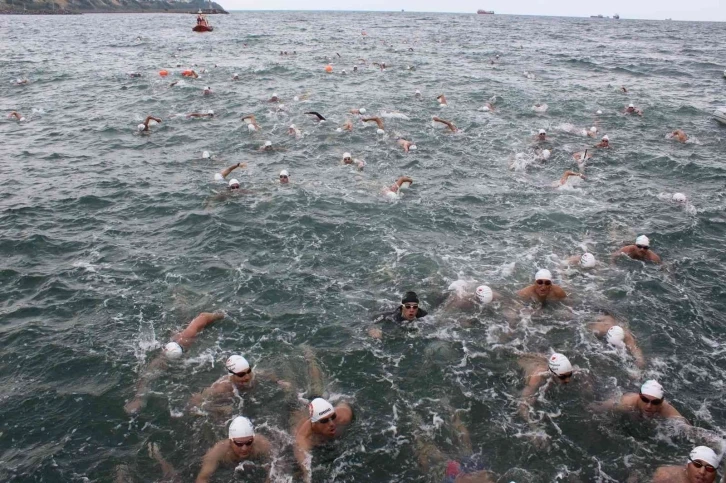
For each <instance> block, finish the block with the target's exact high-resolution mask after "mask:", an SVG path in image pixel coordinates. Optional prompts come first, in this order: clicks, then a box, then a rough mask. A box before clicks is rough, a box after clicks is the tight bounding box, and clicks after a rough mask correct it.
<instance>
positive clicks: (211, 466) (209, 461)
mask: <svg viewBox="0 0 726 483" xmlns="http://www.w3.org/2000/svg"><path fill="white" fill-rule="evenodd" d="M227 444H229V443H227V441H226V440H225V441H220V442H219V443H217V444H215V445H214V446H213V447H212V449H210V450H209V451H207V454H205V455H204V458H203V459H202V469H201V470H200V471H199V475H197V479H196V483H208V482H209V478H211V477H212V475H213V474H214V472H215V471H217V467H218V466H219V460H220V459H221V458H222V457H223V456H224V452H225V451H226V448H225V447H224V445H227Z"/></svg>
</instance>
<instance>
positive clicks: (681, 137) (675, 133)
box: [670, 129, 688, 143]
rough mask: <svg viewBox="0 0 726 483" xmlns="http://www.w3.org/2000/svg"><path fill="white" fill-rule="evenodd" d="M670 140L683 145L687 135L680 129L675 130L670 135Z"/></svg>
mask: <svg viewBox="0 0 726 483" xmlns="http://www.w3.org/2000/svg"><path fill="white" fill-rule="evenodd" d="M670 137H671V139H677V140H678V141H680V142H682V143H685V142H686V141H688V135H687V134H686V133H685V132H683V130H681V129H676V130H675V131H673V132H672V133H671V134H670Z"/></svg>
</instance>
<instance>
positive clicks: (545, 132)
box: [537, 129, 547, 136]
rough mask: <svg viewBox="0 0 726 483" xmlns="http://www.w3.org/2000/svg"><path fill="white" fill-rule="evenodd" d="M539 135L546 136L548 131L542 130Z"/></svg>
mask: <svg viewBox="0 0 726 483" xmlns="http://www.w3.org/2000/svg"><path fill="white" fill-rule="evenodd" d="M537 134H539V135H540V136H544V135H545V134H547V131H545V130H544V129H540V130H539V132H538V133H537Z"/></svg>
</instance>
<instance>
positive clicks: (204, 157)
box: [202, 151, 209, 159]
mask: <svg viewBox="0 0 726 483" xmlns="http://www.w3.org/2000/svg"><path fill="white" fill-rule="evenodd" d="M202 158H203V159H207V158H209V151H204V152H202Z"/></svg>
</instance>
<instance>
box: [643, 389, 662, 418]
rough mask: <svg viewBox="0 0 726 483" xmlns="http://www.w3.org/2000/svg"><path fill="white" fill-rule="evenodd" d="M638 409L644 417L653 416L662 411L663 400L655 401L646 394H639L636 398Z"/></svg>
mask: <svg viewBox="0 0 726 483" xmlns="http://www.w3.org/2000/svg"><path fill="white" fill-rule="evenodd" d="M638 409H639V410H640V412H641V413H642V414H644V415H646V416H655V415H656V414H659V413H660V412H661V410H662V409H663V399H656V398H654V397H653V396H649V395H647V394H640V397H639V398H638Z"/></svg>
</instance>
